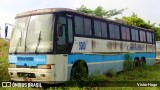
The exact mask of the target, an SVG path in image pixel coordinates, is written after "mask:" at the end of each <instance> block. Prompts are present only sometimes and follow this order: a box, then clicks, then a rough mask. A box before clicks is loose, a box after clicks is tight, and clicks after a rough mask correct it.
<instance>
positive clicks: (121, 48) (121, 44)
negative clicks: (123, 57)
mask: <svg viewBox="0 0 160 90" xmlns="http://www.w3.org/2000/svg"><path fill="white" fill-rule="evenodd" d="M120 50H121V51H123V42H120Z"/></svg>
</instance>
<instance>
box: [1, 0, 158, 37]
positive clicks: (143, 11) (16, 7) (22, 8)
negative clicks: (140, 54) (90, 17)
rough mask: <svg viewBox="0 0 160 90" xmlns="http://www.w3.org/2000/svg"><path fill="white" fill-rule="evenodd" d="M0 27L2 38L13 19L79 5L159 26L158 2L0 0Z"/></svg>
mask: <svg viewBox="0 0 160 90" xmlns="http://www.w3.org/2000/svg"><path fill="white" fill-rule="evenodd" d="M0 4H1V5H0V27H1V29H2V30H1V33H2V36H4V25H5V23H11V24H14V17H15V16H16V14H18V13H23V12H26V11H30V10H35V9H43V8H70V9H76V8H79V7H80V6H81V5H85V6H86V7H87V8H90V9H95V8H96V7H97V6H102V7H103V8H104V9H105V10H111V9H124V8H127V10H125V11H124V12H123V14H122V15H119V16H117V17H119V18H120V17H122V16H130V15H131V14H132V13H133V12H134V13H136V14H137V15H138V17H140V18H142V19H144V20H145V21H148V20H150V21H151V23H157V24H160V5H159V4H160V0H0Z"/></svg>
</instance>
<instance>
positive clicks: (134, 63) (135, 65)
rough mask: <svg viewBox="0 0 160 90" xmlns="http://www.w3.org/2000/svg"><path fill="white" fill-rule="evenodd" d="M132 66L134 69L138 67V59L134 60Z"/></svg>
mask: <svg viewBox="0 0 160 90" xmlns="http://www.w3.org/2000/svg"><path fill="white" fill-rule="evenodd" d="M133 65H134V67H138V66H139V65H140V63H139V58H137V57H136V58H135V59H134V61H133Z"/></svg>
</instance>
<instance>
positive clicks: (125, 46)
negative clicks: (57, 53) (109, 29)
mask: <svg viewBox="0 0 160 90" xmlns="http://www.w3.org/2000/svg"><path fill="white" fill-rule="evenodd" d="M74 40H75V41H74V44H73V48H72V51H71V52H72V53H101V54H103V53H127V52H130V53H138V52H155V45H154V44H149V43H147V44H146V43H137V42H127V41H118V40H104V39H91V38H84V37H74Z"/></svg>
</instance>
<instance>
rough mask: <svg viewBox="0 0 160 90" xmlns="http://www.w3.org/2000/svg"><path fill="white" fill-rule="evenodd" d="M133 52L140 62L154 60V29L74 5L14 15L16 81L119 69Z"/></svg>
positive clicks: (11, 60)
mask: <svg viewBox="0 0 160 90" xmlns="http://www.w3.org/2000/svg"><path fill="white" fill-rule="evenodd" d="M128 52H129V53H130V55H131V57H132V59H133V62H136V64H137V63H140V62H145V63H146V64H147V65H154V64H155V62H156V53H155V34H154V32H153V31H152V30H148V29H144V28H139V27H135V26H129V25H126V24H123V23H119V22H117V21H113V20H108V19H104V18H99V17H96V16H92V15H87V14H84V13H81V12H78V11H75V10H71V9H65V8H48V9H39V10H33V11H28V12H25V13H21V14H18V15H17V16H16V17H15V25H14V29H13V32H12V36H11V41H10V47H9V75H10V77H11V80H13V81H25V80H27V81H68V80H70V79H71V78H78V77H80V76H83V75H79V74H77V73H84V75H91V74H92V73H94V72H95V70H99V73H100V74H103V73H105V72H107V70H110V69H112V70H113V71H114V72H119V71H122V70H123V63H124V61H125V59H124V56H125V55H126V54H127V53H128ZM81 62H83V63H81ZM79 67H83V69H84V70H81V68H79Z"/></svg>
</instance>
